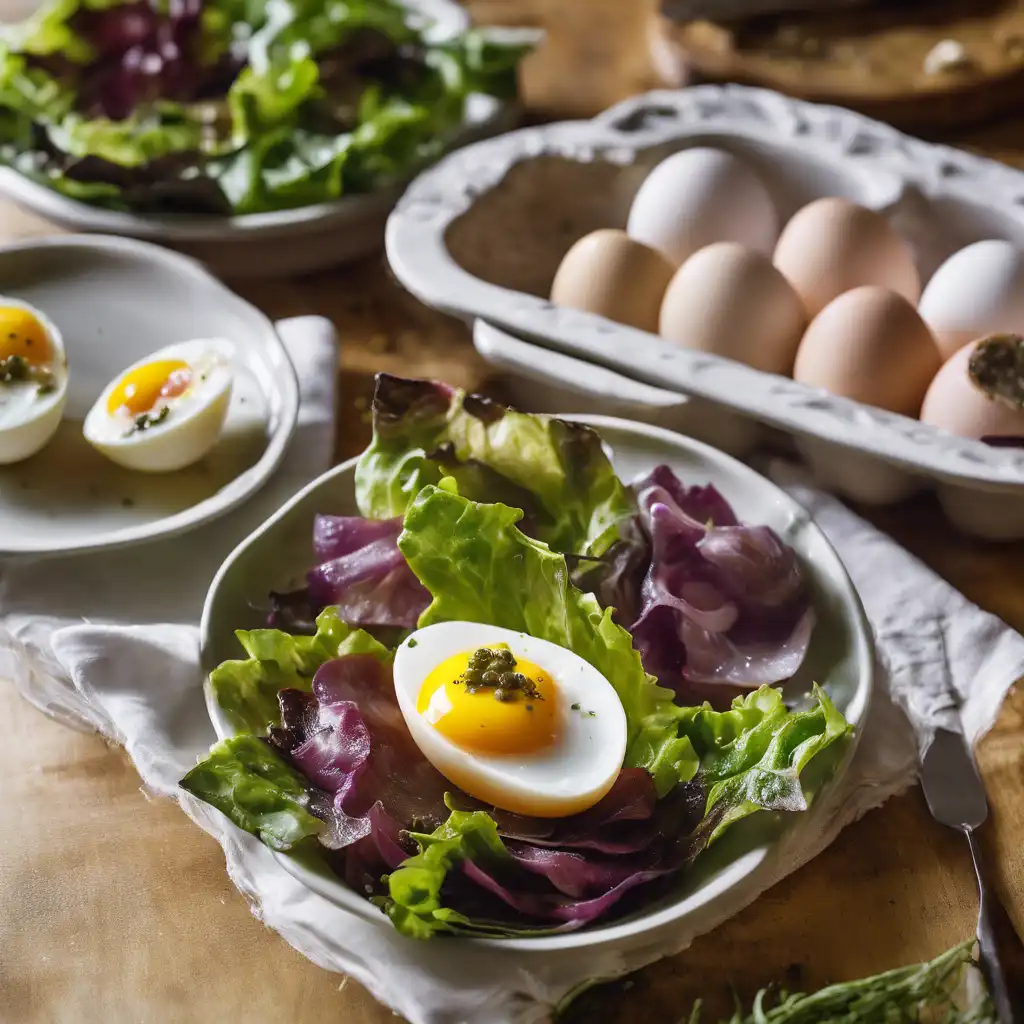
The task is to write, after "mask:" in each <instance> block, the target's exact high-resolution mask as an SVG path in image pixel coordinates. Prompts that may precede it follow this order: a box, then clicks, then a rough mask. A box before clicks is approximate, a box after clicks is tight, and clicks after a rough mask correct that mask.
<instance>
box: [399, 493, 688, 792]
mask: <svg viewBox="0 0 1024 1024" xmlns="http://www.w3.org/2000/svg"><path fill="white" fill-rule="evenodd" d="M522 517H523V513H522V512H521V511H520V510H519V509H514V508H509V507H508V506H506V505H482V504H478V503H476V502H472V501H469V500H468V499H466V498H463V497H461V496H459V495H458V494H452V493H450V492H449V491H447V490H443V489H441V488H437V487H425V488H424V489H423V490H422V491H421V492H420V494H419V495H418V496H417V497H416V499H415V501H414V502H413V503H412V506H411V507H410V508H409V511H408V512H407V513H406V516H405V529H404V530H403V531H402V534H401V536H400V537H399V538H398V546H399V548H400V549H401V551H402V554H403V555H405V557H406V560H407V561H408V563H409V565H410V567H411V568H412V571H413V572H414V573H415V574H416V576H417V577H418V578H419V580H420V582H421V583H423V585H424V586H425V587H426V588H427V590H429V591H430V593H431V594H432V595H433V601H432V602H431V604H430V605H429V607H428V608H427V609H426V611H425V612H424V613H423V615H422V616H421V617H420V622H419V624H420V625H421V626H428V625H430V624H431V623H434V622H447V621H451V620H458V619H461V620H466V621H469V622H485V623H488V624H489V625H493V626H503V627H504V628H506V629H515V630H521V631H522V632H524V633H529V634H530V635H531V636H535V637H540V638H541V639H542V640H549V641H551V642H552V643H556V644H559V645H560V646H562V647H567V648H568V649H569V650H571V651H574V652H575V653H576V654H578V655H579V656H580V657H581V658H583V659H584V660H585V661H588V662H589V663H590V664H591V665H593V666H594V668H596V669H597V670H598V671H599V672H600V673H601V674H602V675H604V676H605V678H606V679H607V680H608V681H609V682H610V683H611V684H612V686H613V687H615V691H616V693H617V694H618V695H619V699H620V700H621V701H622V706H623V708H624V710H625V712H626V721H627V723H628V727H629V744H628V748H627V752H626V764H627V765H628V766H632V767H640V768H646V769H647V770H648V771H649V772H650V773H651V774H652V775H653V776H654V780H655V784H656V786H657V789H658V792H659V794H664V793H666V792H668V790H670V789H671V788H672V787H673V786H675V785H676V784H678V783H679V782H686V781H687V780H688V779H690V778H692V777H693V775H694V774H695V773H696V771H697V767H698V760H697V755H696V753H695V751H694V748H693V745H692V743H691V741H690V739H689V738H688V737H687V736H680V735H679V723H680V721H682V720H683V718H684V717H686V714H687V712H686V709H684V708H680V707H678V706H677V705H676V704H674V703H673V698H674V695H673V693H672V691H671V690H667V689H665V688H663V687H661V686H658V684H657V682H656V681H655V680H654V677H653V676H649V675H647V673H646V672H644V669H643V665H642V664H641V662H640V655H639V654H638V653H637V652H636V651H635V650H634V649H633V638H632V637H631V636H630V634H629V633H628V632H627V631H626V630H625V629H623V628H622V627H621V626H619V625H617V624H616V623H615V622H614V621H612V613H611V610H610V609H607V610H602V609H601V607H600V606H599V605H598V603H597V599H596V598H595V597H594V596H593V594H584V593H582V592H581V591H579V590H577V589H576V588H575V587H574V586H573V585H572V584H571V583H570V582H569V573H568V570H567V569H566V565H565V559H564V558H563V557H562V556H561V555H559V554H556V553H555V552H553V551H551V550H550V548H548V546H547V545H546V544H544V543H542V542H541V541H537V540H533V539H532V538H530V537H527V536H526V535H525V534H524V533H522V532H521V531H520V530H519V529H517V528H516V524H517V523H518V522H519V521H520V520H521V519H522Z"/></svg>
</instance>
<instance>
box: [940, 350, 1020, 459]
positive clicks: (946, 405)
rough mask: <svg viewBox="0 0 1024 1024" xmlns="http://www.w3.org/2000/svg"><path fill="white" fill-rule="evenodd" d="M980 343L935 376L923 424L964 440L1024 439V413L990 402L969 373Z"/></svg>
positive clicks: (994, 400)
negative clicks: (986, 438)
mask: <svg viewBox="0 0 1024 1024" xmlns="http://www.w3.org/2000/svg"><path fill="white" fill-rule="evenodd" d="M980 340H981V339H979V340H978V341H973V342H971V343H970V344H969V345H967V346H965V347H964V348H961V349H958V350H957V351H956V352H954V353H953V355H952V356H950V357H949V359H947V360H946V362H945V363H944V364H943V366H942V369H941V370H939V372H938V373H937V374H936V375H935V379H934V380H933V381H932V383H931V386H930V387H929V388H928V393H927V394H926V395H925V398H924V404H923V405H922V407H921V422H922V423H930V424H931V425H932V426H933V427H939V428H941V429H942V430H947V431H949V433H951V434H959V435H960V436H961V437H971V438H975V439H977V438H982V437H1024V411H1022V410H1020V409H1015V408H1013V407H1012V406H1011V405H1009V404H1008V403H1007V402H1004V401H1002V400H1001V399H998V398H990V397H989V396H988V395H987V394H985V392H984V391H982V390H981V389H980V388H979V387H977V386H976V385H975V384H974V382H973V381H972V380H971V378H970V376H969V374H968V372H967V368H968V364H969V363H970V360H971V356H972V355H973V353H974V351H975V349H977V347H978V344H979V342H980Z"/></svg>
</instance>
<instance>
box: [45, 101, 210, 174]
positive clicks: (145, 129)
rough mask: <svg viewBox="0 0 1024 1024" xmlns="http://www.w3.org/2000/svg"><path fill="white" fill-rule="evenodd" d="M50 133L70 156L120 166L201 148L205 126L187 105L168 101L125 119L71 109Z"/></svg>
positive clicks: (132, 164)
mask: <svg viewBox="0 0 1024 1024" xmlns="http://www.w3.org/2000/svg"><path fill="white" fill-rule="evenodd" d="M49 136H50V141H51V142H52V143H53V144H54V145H55V146H56V147H57V148H58V149H60V150H61V151H62V152H64V153H67V154H68V155H69V156H74V157H86V156H93V157H97V158H99V159H100V160H106V161H108V162H109V163H112V164H117V165H119V166H120V167H144V166H145V165H146V164H150V163H152V162H153V161H154V160H159V159H160V158H161V157H165V156H170V155H172V154H175V155H181V154H187V153H196V152H198V151H199V150H200V149H201V147H202V142H203V126H202V125H201V124H200V122H199V121H197V120H193V119H192V118H191V117H189V115H188V112H187V111H186V110H185V108H184V107H180V106H178V105H177V104H173V103H165V104H161V105H160V107H158V108H151V109H147V110H146V111H144V112H142V113H140V114H138V115H133V116H132V117H129V118H126V119H125V120H123V121H111V120H108V119H107V118H105V117H97V118H85V117H82V116H80V115H79V114H74V113H71V114H68V115H67V116H66V117H64V118H63V119H62V120H61V121H60V123H59V124H55V125H53V126H52V127H51V128H50V130H49Z"/></svg>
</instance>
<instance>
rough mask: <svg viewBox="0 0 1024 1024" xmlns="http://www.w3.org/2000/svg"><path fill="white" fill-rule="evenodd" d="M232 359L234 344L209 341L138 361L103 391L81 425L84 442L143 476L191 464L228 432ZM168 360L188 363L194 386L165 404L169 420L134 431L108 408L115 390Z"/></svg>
mask: <svg viewBox="0 0 1024 1024" xmlns="http://www.w3.org/2000/svg"><path fill="white" fill-rule="evenodd" d="M234 355H235V347H234V345H232V344H231V342H230V341H226V340H224V339H223V338H211V339H195V340H193V341H183V342H179V343H177V344H175V345H168V346H166V347H165V348H162V349H160V350H159V351H157V352H153V353H151V354H150V355H148V356H146V357H145V358H144V359H140V360H138V362H135V363H133V364H132V365H131V366H129V367H127V368H126V369H124V370H123V371H122V372H121V373H119V374H118V375H117V376H116V377H115V378H114V379H113V380H112V381H111V382H110V383H109V384H108V385H107V386H106V387H105V388H104V389H103V393H102V394H101V395H100V397H99V398H98V399H97V400H96V403H95V404H94V405H93V407H92V408H91V409H90V410H89V414H88V415H87V416H86V418H85V423H84V424H83V426H82V433H83V434H84V436H85V439H86V440H87V441H88V442H89V443H90V444H91V445H92V446H93V447H94V448H96V449H97V451H100V452H102V453H103V454H104V455H105V456H106V457H107V458H108V459H110V460H111V461H112V462H116V463H118V464H119V465H122V466H125V467H126V468H128V469H134V470H138V471H140V472H143V473H167V472H173V471H174V470H177V469H183V468H184V467H185V466H190V465H192V463H194V462H197V461H198V460H199V459H201V458H202V457H203V456H204V455H205V454H206V453H207V452H208V451H209V450H210V449H211V448H212V447H213V446H214V445H215V444H216V443H217V440H218V438H219V437H220V434H221V431H222V430H223V428H224V421H225V419H226V418H227V414H228V406H229V405H230V404H231V389H232V385H233V383H234V370H233V367H232V361H233V359H234ZM164 359H178V360H181V361H182V362H185V363H188V365H189V367H190V368H191V370H192V373H193V378H194V379H193V383H192V386H191V387H190V388H189V390H188V391H187V392H186V393H185V394H184V395H180V396H178V397H175V398H171V399H169V400H168V401H167V405H168V406H169V413H168V415H167V417H166V419H164V420H163V421H161V422H159V423H154V424H152V425H151V426H148V427H147V428H146V429H145V430H141V431H135V432H132V423H133V420H132V418H131V417H128V416H125V415H116V414H115V415H112V414H111V413H110V412H109V411H108V410H107V402H108V401H109V399H110V395H111V392H113V390H114V389H115V388H116V387H117V385H118V384H119V383H120V381H121V380H123V379H124V377H125V376H127V375H128V374H129V373H131V372H132V371H133V370H135V369H137V368H139V367H141V366H146V365H147V364H149V363H153V362H157V361H159V360H164ZM196 377H198V379H195V378H196Z"/></svg>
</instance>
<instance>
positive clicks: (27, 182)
mask: <svg viewBox="0 0 1024 1024" xmlns="http://www.w3.org/2000/svg"><path fill="white" fill-rule="evenodd" d="M402 3H403V4H404V6H406V7H407V8H409V9H410V10H412V11H415V12H417V13H418V14H421V15H422V16H423V17H424V18H425V19H427V20H428V21H429V22H430V23H431V24H432V26H433V27H432V30H431V33H430V34H431V36H433V37H436V38H439V39H446V38H450V37H451V36H454V35H458V34H459V33H461V32H464V31H465V30H466V29H467V28H468V27H469V25H470V19H469V15H468V13H467V12H466V10H465V9H464V8H463V7H462V6H460V5H459V4H457V3H455V2H453V0H402ZM514 120H515V110H514V109H513V108H512V107H511V106H509V105H508V104H502V103H500V102H499V101H498V100H496V99H494V98H492V97H489V96H474V97H472V98H471V102H470V103H469V104H468V105H467V111H466V118H465V121H464V124H463V126H462V129H461V130H460V131H459V132H458V133H457V134H456V136H455V137H454V138H453V139H452V140H451V145H452V146H453V147H455V146H457V145H462V144H464V143H467V142H472V141H475V140H478V139H482V138H486V137H487V136H489V135H494V134H496V133H498V132H502V131H506V130H507V129H509V128H511V127H512V125H513V123H514ZM404 185H405V183H404V182H403V183H399V184H396V185H394V186H391V187H388V188H385V189H382V190H380V191H378V192H373V193H369V194H366V195H354V196H350V197H345V198H342V199H338V200H336V201H334V202H329V203H317V204H315V205H312V206H304V207H300V208H298V209H295V210H280V211H273V212H270V213H252V214H244V215H242V216H238V217H211V216H206V217H203V216H195V215H192V216H189V215H177V216H175V215H143V214H135V213H127V212H124V211H119V210H107V209H103V208H102V207H97V206H91V205H90V204H88V203H83V202H80V201H78V200H77V199H71V198H69V197H67V196H63V195H61V194H60V193H58V192H54V191H53V190H52V189H49V188H47V187H46V186H45V185H41V184H39V183H38V182H35V181H32V180H31V179H29V178H25V177H23V176H22V175H21V174H19V173H18V172H17V171H15V170H13V169H11V168H9V167H0V193H2V194H3V195H5V196H7V197H8V198H9V199H12V200H14V201H15V202H16V203H18V204H19V205H20V206H22V207H24V208H25V209H26V210H29V211H31V212H32V213H34V214H36V215H38V216H40V217H43V218H45V219H46V220H48V221H50V222H52V223H53V224H56V225H58V226H60V227H62V228H65V229H67V230H69V231H86V232H98V233H102V234H110V235H123V236H126V237H129V238H140V239H145V240H147V241H151V242H157V243H159V244H161V245H167V246H170V247H171V248H174V249H178V250H179V251H181V252H184V253H187V254H188V255H190V256H193V257H194V258H196V259H198V260H200V261H201V262H202V263H204V264H206V266H208V267H209V268H210V269H211V270H212V271H213V272H214V273H216V274H218V275H219V276H222V277H228V278H239V279H240V278H246V277H281V276H287V275H293V274H304V273H309V272H311V271H314V270H321V269H324V268H326V267H331V266H337V265H339V264H342V263H347V262H350V261H352V260H356V259H359V258H360V257H362V256H366V255H367V254H369V253H371V252H374V251H375V250H377V249H379V248H380V247H381V246H382V245H383V242H384V224H385V222H386V221H387V217H388V214H389V213H390V212H391V209H392V207H393V206H394V205H395V202H396V201H397V200H398V198H399V196H401V194H402V189H403V188H404Z"/></svg>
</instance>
